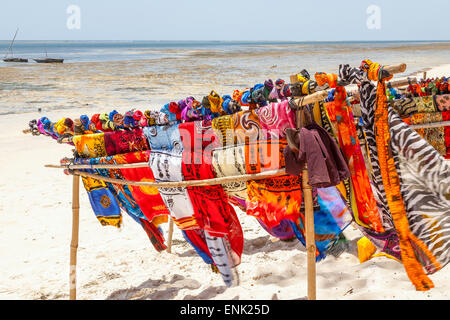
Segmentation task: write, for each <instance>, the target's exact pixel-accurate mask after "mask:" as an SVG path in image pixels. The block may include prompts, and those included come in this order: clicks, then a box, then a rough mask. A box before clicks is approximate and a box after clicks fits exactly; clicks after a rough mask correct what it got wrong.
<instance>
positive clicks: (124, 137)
mask: <svg viewBox="0 0 450 320" xmlns="http://www.w3.org/2000/svg"><path fill="white" fill-rule="evenodd" d="M105 149H106V154H107V155H108V156H114V155H116V154H121V153H128V152H135V151H143V150H149V149H150V147H149V145H148V142H147V139H146V138H145V136H144V134H143V132H142V129H133V130H126V131H113V132H105Z"/></svg>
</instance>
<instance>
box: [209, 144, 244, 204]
mask: <svg viewBox="0 0 450 320" xmlns="http://www.w3.org/2000/svg"><path fill="white" fill-rule="evenodd" d="M212 165H213V168H214V172H215V174H216V176H217V177H219V178H220V177H230V176H240V175H243V174H245V173H246V171H245V145H236V146H234V145H233V146H226V147H221V148H214V150H213V152H212ZM222 187H223V189H224V190H225V192H226V194H227V195H228V197H229V198H238V199H242V200H244V201H245V200H246V199H247V182H245V181H235V182H229V183H225V184H223V185H222Z"/></svg>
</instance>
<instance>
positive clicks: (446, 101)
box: [434, 94, 450, 111]
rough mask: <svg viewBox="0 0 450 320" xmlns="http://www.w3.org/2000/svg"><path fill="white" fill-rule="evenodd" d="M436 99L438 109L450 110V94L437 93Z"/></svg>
mask: <svg viewBox="0 0 450 320" xmlns="http://www.w3.org/2000/svg"><path fill="white" fill-rule="evenodd" d="M434 101H435V105H436V109H437V110H438V111H447V110H450V94H442V95H435V96H434Z"/></svg>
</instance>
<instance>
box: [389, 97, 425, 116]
mask: <svg viewBox="0 0 450 320" xmlns="http://www.w3.org/2000/svg"><path fill="white" fill-rule="evenodd" d="M389 103H390V105H391V107H392V108H393V109H394V110H395V111H396V112H397V113H398V115H399V116H400V117H407V116H409V115H411V114H414V113H416V112H418V108H417V104H416V101H415V100H414V98H412V97H405V98H401V99H397V100H392V101H390V102H389Z"/></svg>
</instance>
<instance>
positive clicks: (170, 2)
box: [0, 0, 450, 41]
mask: <svg viewBox="0 0 450 320" xmlns="http://www.w3.org/2000/svg"><path fill="white" fill-rule="evenodd" d="M70 6H76V8H79V15H78V14H77V12H76V11H70V12H69V13H68V11H67V10H68V8H70ZM374 6H375V7H374ZM373 8H375V11H374V9H373ZM368 10H369V11H368ZM74 13H75V14H74ZM449 14H450V0H426V1H423V0H369V1H367V0H341V1H336V0H282V1H277V0H271V1H267V0H258V1H255V0H225V1H216V0H126V1H125V0H123V1H116V0H109V1H106V0H39V1H36V0H21V1H2V4H1V6H0V40H10V39H11V38H12V37H13V35H14V32H15V30H16V28H17V27H19V28H20V31H19V35H18V37H17V39H18V40H224V41H227V40H253V41H352V40H353V41H359V40H368V41H380V40H381V41H382V40H386V41H388V40H450V32H449ZM78 17H79V19H78ZM74 19H75V20H74ZM68 20H69V25H70V27H68ZM78 27H79V28H78Z"/></svg>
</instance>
